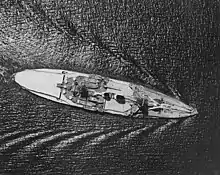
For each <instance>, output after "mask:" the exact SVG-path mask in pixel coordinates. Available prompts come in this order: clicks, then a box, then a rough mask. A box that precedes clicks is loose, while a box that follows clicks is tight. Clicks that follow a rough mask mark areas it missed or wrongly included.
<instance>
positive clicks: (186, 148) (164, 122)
mask: <svg viewBox="0 0 220 175" xmlns="http://www.w3.org/2000/svg"><path fill="white" fill-rule="evenodd" d="M211 98H212V96H210V99H211ZM203 100H204V101H203V102H201V104H202V105H201V106H198V111H199V115H197V116H193V117H190V118H186V119H176V120H168V119H128V118H123V117H120V116H117V115H115V116H114V115H107V114H104V115H103V114H99V113H90V112H88V111H85V110H82V109H78V108H72V107H69V106H65V105H60V104H57V103H54V102H50V101H48V100H46V99H43V98H40V97H37V96H35V95H33V94H31V93H29V92H27V91H25V90H23V89H21V88H20V87H19V85H17V84H15V82H11V83H9V84H7V85H5V86H2V89H1V94H0V108H1V110H0V116H1V123H0V167H1V168H0V170H1V171H0V172H2V174H7V173H8V174H202V173H203V174H204V173H205V174H213V173H215V171H216V172H217V171H218V170H220V169H219V168H220V167H219V161H220V157H219V127H218V122H219V119H218V117H219V116H218V113H217V109H216V107H217V106H219V104H218V105H217V104H214V103H213V101H212V100H210V101H209V99H208V100H206V99H203ZM204 104H205V105H204Z"/></svg>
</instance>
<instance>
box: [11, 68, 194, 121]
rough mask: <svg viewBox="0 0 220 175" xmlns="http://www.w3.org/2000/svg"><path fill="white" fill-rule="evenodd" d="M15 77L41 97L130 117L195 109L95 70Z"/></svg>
mask: <svg viewBox="0 0 220 175" xmlns="http://www.w3.org/2000/svg"><path fill="white" fill-rule="evenodd" d="M14 79H15V81H16V82H17V83H18V84H19V85H20V86H22V87H23V88H24V89H26V90H28V91H29V92H31V93H33V94H36V95H38V96H40V97H43V98H46V99H49V100H52V101H55V102H58V103H62V104H66V105H70V106H76V107H80V108H84V109H86V110H90V111H98V112H102V113H104V112H105V113H111V114H118V115H122V116H131V117H143V118H147V117H158V118H182V117H189V116H192V115H195V114H197V110H196V109H195V108H193V107H191V106H189V105H187V104H185V103H183V102H182V101H180V100H178V99H177V98H175V97H171V96H168V95H165V94H163V93H161V92H158V91H156V90H154V89H150V88H148V87H144V86H142V85H137V84H133V83H129V82H125V81H119V80H115V79H111V78H108V77H103V76H100V75H96V74H85V73H79V72H73V71H66V70H58V69H30V70H24V71H22V72H18V73H16V74H15V76H14Z"/></svg>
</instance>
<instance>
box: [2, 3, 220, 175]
mask: <svg viewBox="0 0 220 175" xmlns="http://www.w3.org/2000/svg"><path fill="white" fill-rule="evenodd" d="M37 2H39V3H37ZM81 2H83V3H81ZM39 4H40V5H39ZM35 7H36V8H35ZM0 10H1V11H0V15H1V18H0V83H1V84H0V175H12V174H16V175H20V174H21V175H23V174H39V175H41V174H46V175H48V174H50V175H54V174H69V175H75V174H82V175H84V174H94V175H96V174H103V175H104V174H110V175H111V174H123V175H124V174H125V175H127V174H131V175H136V174H137V175H142V174H143V175H145V174H147V175H148V174H152V175H159V174H161V175H218V174H219V175H220V149H219V148H220V141H219V138H220V129H219V124H220V100H219V88H220V87H219V85H220V83H219V79H220V71H219V67H220V58H219V57H220V52H219V50H220V49H219V34H220V33H219V30H218V29H219V12H220V10H219V2H218V1H215V0H209V1H208V0H207V1H206V0H195V1H170V2H169V3H166V2H165V1H157V0H155V1H150V0H149V1H142V2H139V1H136V0H131V1H118V0H115V1H109V0H105V1H100V2H98V1H94V0H93V1H87V0H84V1H77V0H74V1H68V0H66V1H60V2H58V1H56V2H55V1H51V0H48V1H47V2H46V1H45V2H44V1H32V0H30V1H20V0H17V1H2V2H1V3H0ZM29 12H30V13H29ZM62 13H63V14H62ZM62 15H63V16H62ZM75 26H78V28H77V27H75ZM76 28H77V29H76ZM33 68H54V69H68V70H75V71H78V70H80V71H83V72H86V73H99V74H101V75H108V76H111V77H113V78H118V79H122V80H130V81H133V82H136V83H142V84H145V85H147V84H148V83H149V84H151V85H155V86H157V88H158V87H159V88H160V87H161V89H163V88H165V87H162V86H161V84H164V82H165V83H167V84H168V85H169V86H171V87H173V89H176V90H177V91H178V92H179V93H180V94H181V96H182V97H181V98H183V99H184V100H185V101H186V102H187V103H190V104H192V105H193V106H195V107H196V108H197V110H198V112H199V114H198V115H196V116H192V117H189V118H185V119H172V120H171V119H151V118H148V119H132V118H126V117H120V116H117V115H110V114H100V113H95V112H93V113H91V112H89V111H86V110H83V109H80V108H74V107H69V106H66V105H61V104H58V103H55V102H52V101H48V100H46V99H43V98H40V97H37V96H36V95H33V94H31V93H29V92H27V91H25V90H23V89H21V87H20V86H19V85H18V84H16V83H15V82H14V81H13V80H12V78H11V76H12V74H13V73H15V72H18V71H22V70H24V69H33ZM149 72H150V73H151V74H152V76H153V77H154V78H155V79H156V80H155V81H154V80H153V79H152V77H150V76H149ZM149 77H150V78H149ZM161 81H162V83H161ZM160 83H161V84H160ZM165 89H166V88H165ZM166 90H167V89H166Z"/></svg>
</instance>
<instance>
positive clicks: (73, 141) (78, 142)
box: [49, 130, 104, 156]
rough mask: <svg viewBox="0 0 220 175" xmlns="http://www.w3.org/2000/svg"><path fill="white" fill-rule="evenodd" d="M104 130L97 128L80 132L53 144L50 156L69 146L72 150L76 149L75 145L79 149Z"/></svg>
mask: <svg viewBox="0 0 220 175" xmlns="http://www.w3.org/2000/svg"><path fill="white" fill-rule="evenodd" d="M103 132H104V131H103V130H101V131H99V130H97V131H88V132H84V133H80V134H79V135H76V134H75V135H74V136H73V137H70V138H68V139H65V140H62V141H60V142H59V143H58V144H56V145H55V146H53V147H52V149H51V150H50V153H49V154H50V156H54V155H55V153H58V152H60V151H61V150H66V149H67V147H71V150H72V151H74V150H73V147H74V148H78V149H79V148H81V147H82V146H83V145H84V144H85V142H86V141H87V140H89V139H91V138H93V137H96V136H97V135H100V134H101V133H103Z"/></svg>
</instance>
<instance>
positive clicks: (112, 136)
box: [80, 127, 140, 153]
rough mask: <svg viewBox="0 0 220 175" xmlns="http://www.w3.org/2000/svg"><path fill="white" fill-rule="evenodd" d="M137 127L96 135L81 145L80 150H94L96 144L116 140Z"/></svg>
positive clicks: (99, 144) (100, 144)
mask: <svg viewBox="0 0 220 175" xmlns="http://www.w3.org/2000/svg"><path fill="white" fill-rule="evenodd" d="M137 128H140V127H136V128H133V127H130V128H127V129H122V130H116V131H111V132H108V133H103V134H101V135H100V136H98V137H96V138H94V139H92V140H91V141H89V142H88V143H87V144H86V145H85V146H83V147H82V149H81V150H80V152H84V153H85V152H88V153H90V152H91V150H95V148H96V147H97V146H102V145H103V144H104V143H107V142H108V144H109V142H110V141H113V140H116V139H117V138H118V137H121V136H123V135H124V134H127V133H129V132H131V131H133V130H136V129H137ZM92 152H93V151H92Z"/></svg>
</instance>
